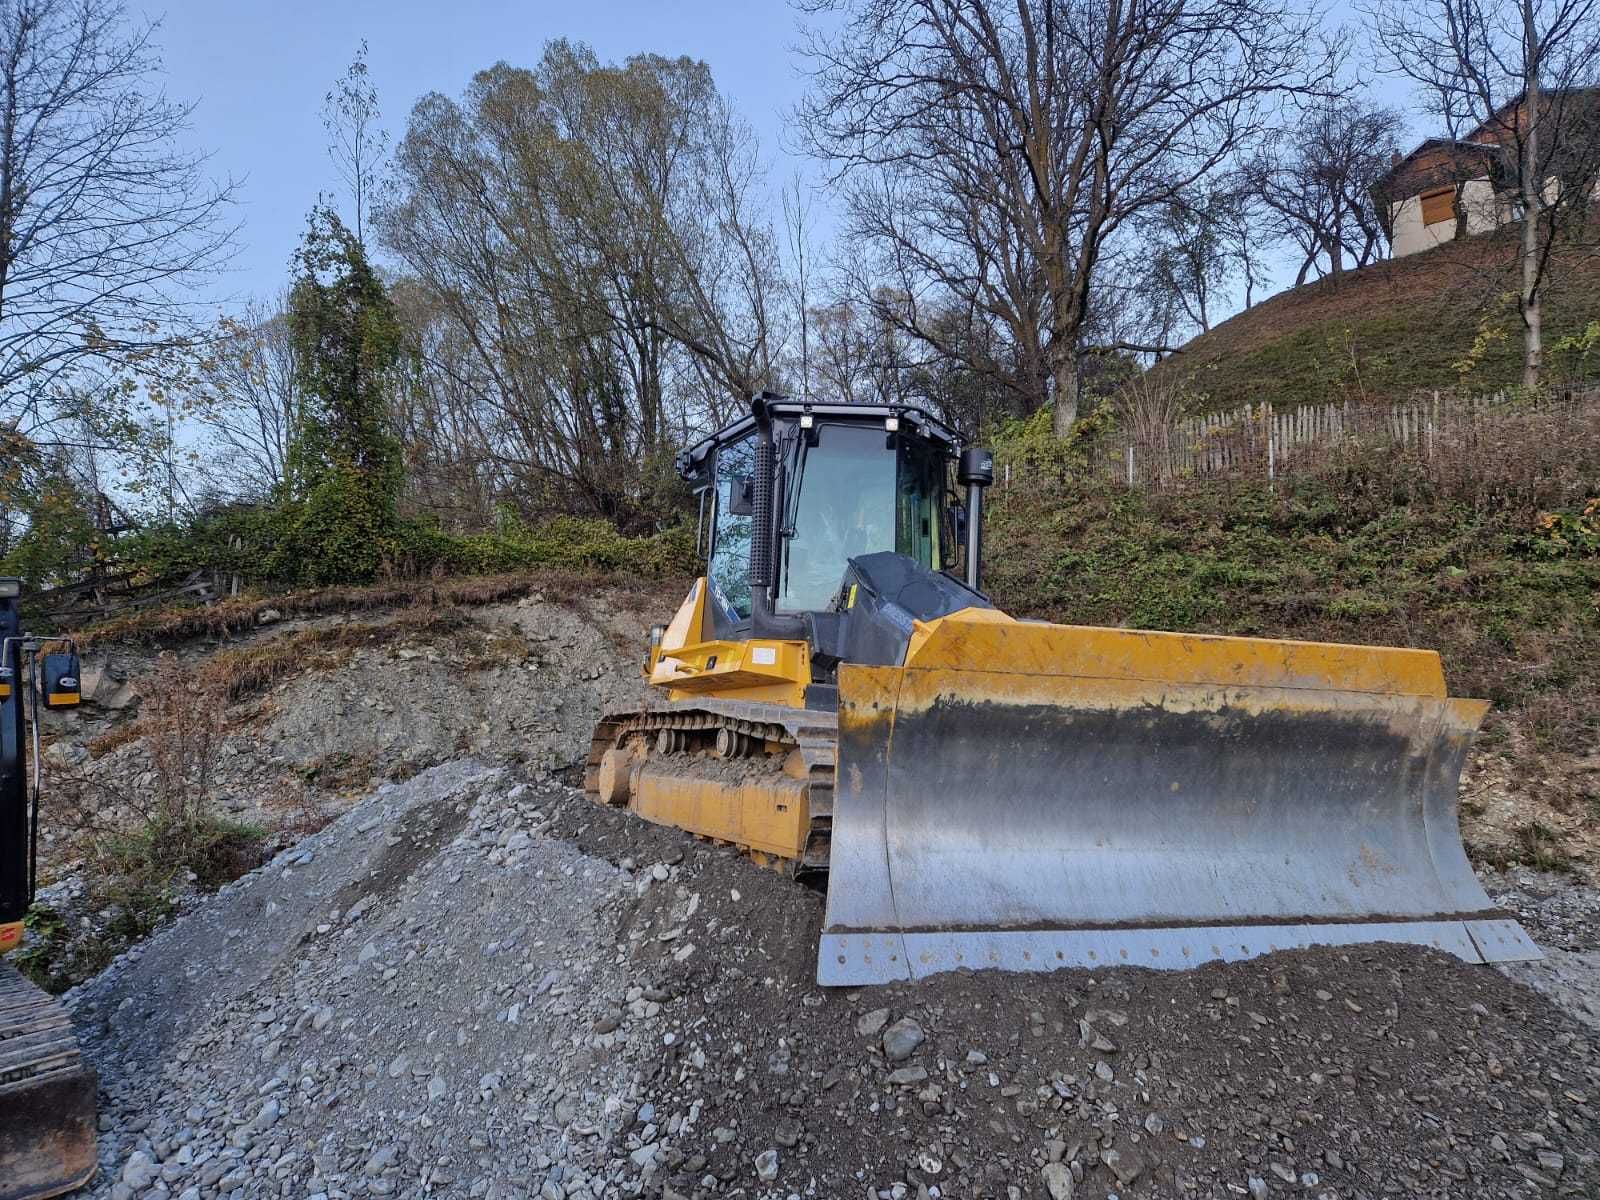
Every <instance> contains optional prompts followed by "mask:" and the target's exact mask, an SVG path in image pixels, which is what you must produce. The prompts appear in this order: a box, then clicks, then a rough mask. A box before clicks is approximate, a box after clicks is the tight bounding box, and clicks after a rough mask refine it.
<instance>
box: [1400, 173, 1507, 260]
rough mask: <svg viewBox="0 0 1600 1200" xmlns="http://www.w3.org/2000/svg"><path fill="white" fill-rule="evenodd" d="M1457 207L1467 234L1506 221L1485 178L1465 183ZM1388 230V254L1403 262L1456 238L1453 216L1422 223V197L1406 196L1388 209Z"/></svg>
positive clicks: (1482, 230) (1487, 178)
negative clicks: (1462, 210)
mask: <svg viewBox="0 0 1600 1200" xmlns="http://www.w3.org/2000/svg"><path fill="white" fill-rule="evenodd" d="M1461 203H1462V204H1463V206H1464V207H1465V208H1466V210H1467V232H1468V233H1469V234H1471V233H1487V232H1488V231H1489V230H1491V229H1493V228H1495V226H1497V225H1501V224H1504V223H1505V221H1507V220H1508V219H1509V218H1510V214H1509V213H1508V212H1506V211H1505V209H1504V206H1503V205H1502V204H1501V203H1500V201H1499V200H1497V199H1496V198H1495V194H1494V187H1493V186H1492V185H1491V184H1490V182H1489V177H1488V176H1487V175H1485V176H1482V177H1480V178H1478V179H1468V180H1466V181H1465V182H1464V183H1463V184H1462V185H1461ZM1389 221H1390V228H1391V229H1393V230H1394V237H1393V240H1392V242H1391V245H1390V249H1389V253H1390V255H1391V256H1392V257H1394V258H1404V257H1405V256H1406V255H1408V254H1416V253H1418V252H1419V251H1422V250H1431V249H1433V247H1435V246H1439V245H1442V244H1444V243H1445V242H1448V241H1451V240H1453V239H1454V238H1455V236H1456V222H1455V217H1454V215H1452V216H1450V217H1449V218H1448V219H1446V220H1443V221H1435V222H1434V223H1433V224H1432V225H1424V224H1423V223H1422V197H1421V196H1408V197H1406V198H1405V199H1404V200H1400V201H1398V202H1396V203H1394V204H1391V205H1390V206H1389Z"/></svg>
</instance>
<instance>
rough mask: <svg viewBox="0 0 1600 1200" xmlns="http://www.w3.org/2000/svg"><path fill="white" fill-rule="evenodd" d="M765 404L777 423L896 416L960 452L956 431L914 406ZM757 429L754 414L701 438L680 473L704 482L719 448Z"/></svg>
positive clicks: (867, 421) (682, 459)
mask: <svg viewBox="0 0 1600 1200" xmlns="http://www.w3.org/2000/svg"><path fill="white" fill-rule="evenodd" d="M766 405H767V412H768V413H769V414H770V415H771V417H772V419H773V421H775V422H786V421H797V420H799V419H800V418H801V417H802V416H807V415H809V416H812V417H815V418H816V419H817V420H818V421H827V422H828V423H829V424H833V425H840V424H859V425H881V424H883V422H885V421H887V420H888V419H889V418H890V417H895V418H897V419H898V420H899V421H900V428H901V429H903V430H906V431H907V432H910V433H914V434H916V435H917V436H919V437H922V438H926V439H927V440H928V441H930V442H934V443H936V444H937V445H939V446H940V447H942V448H943V449H945V450H946V451H947V452H948V453H949V454H950V455H952V456H954V455H955V454H957V453H959V451H960V450H961V438H960V435H958V434H957V433H956V431H955V430H954V429H952V428H950V426H949V425H947V424H945V423H944V422H943V421H941V420H940V419H939V418H938V417H936V416H934V415H933V414H931V413H929V412H928V411H927V410H926V409H922V408H918V407H917V406H916V405H914V404H818V403H817V402H816V401H809V400H788V399H779V398H773V397H768V398H767V401H766ZM755 427H756V418H755V415H754V414H753V413H752V414H751V415H749V416H744V417H740V418H739V419H738V420H737V421H735V422H733V423H732V424H731V425H726V426H724V427H723V428H721V429H719V430H717V431H716V432H715V433H713V434H711V435H710V436H709V437H706V438H702V439H701V440H700V441H698V442H696V443H695V444H694V445H692V446H690V447H689V448H688V449H687V450H683V451H680V452H679V454H678V459H677V466H678V474H679V475H681V476H682V477H683V478H684V479H686V480H688V481H689V482H691V483H693V482H695V481H697V480H701V479H703V478H704V476H705V474H706V471H707V469H708V468H709V466H710V464H711V456H712V455H713V454H714V453H715V452H716V450H717V447H719V446H725V445H728V444H729V443H731V442H739V441H743V440H744V439H745V438H746V437H748V436H750V434H751V433H752V432H753V431H754V430H755Z"/></svg>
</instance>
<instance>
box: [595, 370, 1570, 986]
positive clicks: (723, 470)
mask: <svg viewBox="0 0 1600 1200" xmlns="http://www.w3.org/2000/svg"><path fill="white" fill-rule="evenodd" d="M678 468H679V471H680V473H681V474H682V475H683V477H684V478H685V479H686V480H688V481H689V482H690V483H691V484H693V486H694V487H695V489H696V491H697V492H698V494H699V496H700V501H701V522H700V525H701V534H702V536H701V539H700V545H699V546H698V547H697V549H698V550H699V552H700V553H702V554H703V556H704V561H705V564H706V567H705V574H704V575H703V576H702V577H701V578H699V579H697V580H696V581H695V583H694V586H693V587H692V588H691V589H690V591H689V595H688V597H687V598H686V599H685V600H684V602H683V605H682V606H681V607H680V608H679V609H678V611H677V613H676V614H675V615H674V616H673V617H672V619H671V621H670V622H669V623H668V624H667V625H665V626H657V627H655V628H654V629H652V630H651V633H650V644H649V649H648V655H647V659H646V663H645V668H644V669H645V674H646V677H647V678H648V680H649V682H650V683H651V684H652V685H654V689H655V691H654V692H653V693H652V695H651V699H650V700H649V701H648V702H647V703H645V704H643V705H641V706H639V707H636V708H631V709H629V710H626V711H617V712H611V713H608V714H607V715H606V716H605V717H604V718H603V719H602V721H601V722H600V724H599V726H598V727H597V729H596V731H595V734H594V739H593V743H592V747H591V751H590V755H589V759H588V765H587V770H586V773H585V786H586V788H587V790H588V791H589V792H590V793H591V794H592V795H593V796H594V798H595V799H597V800H599V801H600V802H603V803H605V804H610V805H626V806H627V807H629V808H630V809H632V810H633V811H634V812H636V813H637V814H638V815H639V816H641V817H643V818H645V819H646V820H650V821H654V822H658V823H661V824H665V825H672V826H677V827H679V828H682V829H685V830H689V831H691V832H693V833H695V834H698V835H701V836H703V837H706V838H710V839H715V840H717V841H719V842H724V843H729V844H731V845H733V846H736V847H739V848H740V849H742V850H743V851H744V852H746V853H747V854H749V855H750V856H752V857H753V858H756V859H757V860H759V861H763V862H766V863H769V864H771V865H774V866H777V867H779V868H781V869H783V870H785V871H788V872H790V873H792V874H793V875H794V876H795V877H796V878H797V879H800V880H809V881H811V882H813V883H815V884H819V885H824V886H825V887H826V889H827V903H826V911H825V916H824V921H823V929H822V935H821V945H820V948H819V952H818V956H817V981H818V982H819V983H821V984H824V985H848V986H854V985H862V984H877V983H885V982H889V981H892V980H900V979H910V978H920V977H922V976H926V975H931V974H935V973H937V972H941V971H949V970H953V969H959V968H972V969H985V968H997V969H1001V970H1017V971H1044V970H1053V969H1055V968H1058V967H1068V966H1072V967H1104V966H1108V965H1134V966H1144V967H1158V968H1182V967H1189V966H1194V965H1197V964H1199V963H1202V962H1207V961H1213V960H1218V959H1222V960H1236V959H1243V958H1249V957H1252V956H1255V955H1259V954H1264V953H1268V952H1271V951H1274V950H1280V949H1288V948H1291V947H1303V946H1310V945H1340V944H1352V943H1362V942H1380V941H1381V942H1407V943H1417V944H1421V945H1425V946H1433V947H1436V948H1438V949H1440V950H1443V951H1447V952H1449V953H1451V954H1454V955H1456V956H1458V957H1460V958H1462V959H1465V960H1467V961H1470V962H1495V961H1510V960H1518V959H1531V958H1537V957H1539V956H1540V954H1539V950H1538V949H1537V947H1535V946H1534V944H1533V942H1532V941H1531V940H1530V939H1529V937H1528V935H1527V934H1526V932H1524V930H1523V929H1522V928H1521V926H1520V925H1518V924H1517V922H1516V921H1515V920H1513V919H1510V918H1508V917H1507V916H1506V915H1505V914H1504V913H1502V912H1500V911H1498V910H1496V909H1495V908H1494V906H1493V905H1492V904H1491V902H1490V900H1489V897H1488V896H1487V895H1486V894H1485V892H1484V890H1483V888H1482V886H1481V885H1480V884H1479V882H1478V880H1477V878H1476V877H1475V876H1474V875H1473V872H1472V868H1471V866H1470V865H1469V863H1468V861H1467V857H1466V854H1465V852H1464V850H1463V847H1462V842H1461V836H1460V831H1459V828H1458V824H1457V818H1456V791H1457V787H1458V784H1459V777H1460V772H1461V767H1462V763H1463V760H1464V758H1465V756H1466V753H1467V749H1468V746H1469V744H1470V742H1471V740H1472V737H1473V734H1474V732H1475V731H1476V730H1477V727H1478V724H1479V722H1480V721H1481V720H1482V718H1483V715H1484V713H1485V712H1486V710H1487V708H1488V705H1487V703H1486V702H1484V701H1481V700H1463V699H1454V698H1452V697H1450V696H1449V695H1448V694H1447V692H1446V690H1445V683H1444V674H1443V670H1442V668H1441V666H1440V662H1439V656H1438V655H1437V654H1436V653H1434V652H1432V651H1428V650H1414V649H1403V648H1390V647H1378V646H1346V645H1332V644H1324V643H1314V642H1297V641H1278V640H1271V639H1261V638H1237V637H1219V636H1207V635H1200V634H1181V633H1158V632H1148V631H1143V630H1132V629H1107V628H1091V627H1082V626H1071V625H1050V624H1043V623H1038V622H1033V621H1027V620H1018V619H1016V618H1013V617H1011V616H1008V615H1006V614H1005V613H1003V612H1001V611H999V610H998V609H996V608H995V607H994V605H993V604H992V603H991V602H990V600H989V599H988V598H987V597H986V596H985V595H984V594H983V592H982V581H981V576H980V569H981V562H982V552H981V547H982V532H983V499H984V491H985V489H986V488H987V487H988V486H989V485H990V484H991V483H992V482H993V474H994V468H993V458H992V455H990V454H989V453H988V452H987V451H985V450H982V449H979V448H976V447H964V446H963V445H962V443H961V441H960V439H959V438H958V437H957V435H956V434H955V432H954V431H953V430H952V429H950V428H949V427H948V426H947V425H946V424H944V423H943V422H942V421H940V420H939V419H937V418H936V417H934V416H932V415H930V414H928V413H926V412H924V411H921V410H919V409H917V408H914V407H908V406H903V405H878V404H872V405H860V404H850V405H845V404H822V403H804V402H798V401H793V400H789V399H785V398H783V397H778V396H772V395H766V394H764V395H762V396H760V397H757V398H756V399H755V400H754V401H753V404H752V411H751V413H750V415H749V416H748V417H745V418H743V419H741V420H739V421H737V422H736V423H734V424H732V425H730V426H729V427H727V428H725V429H722V430H720V431H719V432H717V433H716V434H714V435H712V436H711V437H709V438H707V439H705V440H704V441H702V442H700V443H699V444H698V445H696V446H694V447H692V448H691V449H689V450H687V451H685V452H684V453H683V454H682V455H681V456H680V458H679V462H678ZM957 484H958V485H959V487H960V489H963V490H964V494H963V491H958V490H957V487H956V486H954V485H957Z"/></svg>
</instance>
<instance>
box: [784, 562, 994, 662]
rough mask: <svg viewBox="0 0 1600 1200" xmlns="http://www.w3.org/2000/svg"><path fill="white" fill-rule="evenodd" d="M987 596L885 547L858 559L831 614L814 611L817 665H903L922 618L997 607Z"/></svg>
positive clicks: (811, 623)
mask: <svg viewBox="0 0 1600 1200" xmlns="http://www.w3.org/2000/svg"><path fill="white" fill-rule="evenodd" d="M993 607H994V605H992V604H991V603H990V602H989V599H988V597H987V596H985V595H983V594H982V593H981V592H975V591H973V590H972V589H971V588H969V587H968V586H967V585H966V584H964V583H962V582H961V581H960V580H958V579H956V578H954V577H952V576H950V575H946V574H944V573H943V572H940V571H933V570H929V569H928V568H927V567H925V566H923V565H922V564H921V563H919V562H917V560H916V559H914V558H908V557H907V556H906V555H904V554H895V553H892V552H890V551H882V552H880V553H877V554H863V555H861V556H860V557H858V558H852V559H851V560H850V565H849V566H848V567H846V568H845V573H844V583H843V585H842V586H841V587H840V589H839V595H838V597H837V598H836V599H835V601H834V605H833V608H832V610H830V611H828V612H819V613H809V614H807V617H806V626H807V634H808V636H809V637H810V641H811V652H812V663H813V665H814V666H815V667H820V668H822V669H823V670H825V671H827V672H828V673H829V674H830V675H831V674H832V672H833V668H834V667H836V666H837V665H838V664H839V663H840V662H849V663H860V664H862V665H863V666H879V667H898V666H901V665H903V664H904V663H905V660H906V648H907V646H908V645H909V644H910V642H911V635H912V634H913V633H914V632H915V631H916V625H915V624H914V622H916V621H931V620H933V619H935V618H936V617H943V616H948V615H949V614H950V613H953V612H958V611H959V610H961V609H963V608H993Z"/></svg>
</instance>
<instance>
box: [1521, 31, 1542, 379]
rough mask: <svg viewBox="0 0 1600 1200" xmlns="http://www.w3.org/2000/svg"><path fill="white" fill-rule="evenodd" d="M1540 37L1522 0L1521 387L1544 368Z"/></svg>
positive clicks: (1536, 377) (1537, 376) (1535, 377)
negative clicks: (1524, 114) (1524, 81)
mask: <svg viewBox="0 0 1600 1200" xmlns="http://www.w3.org/2000/svg"><path fill="white" fill-rule="evenodd" d="M1538 38H1539V35H1538V30H1537V27H1536V25H1535V24H1534V13H1533V0H1522V53H1523V62H1524V69H1525V72H1526V79H1527V84H1526V87H1525V89H1524V91H1523V104H1524V105H1525V106H1526V108H1525V111H1526V112H1527V114H1528V132H1527V136H1526V137H1524V138H1523V139H1522V162H1521V163H1520V164H1519V166H1520V168H1521V169H1520V170H1519V171H1518V172H1517V174H1518V175H1520V176H1521V177H1522V295H1521V306H1520V307H1521V309H1522V386H1523V387H1524V388H1526V389H1528V390H1529V391H1532V390H1534V389H1535V388H1537V387H1538V386H1539V373H1540V370H1541V368H1542V367H1543V366H1544V334H1543V329H1542V327H1541V314H1540V312H1539V307H1540V299H1541V298H1540V290H1541V289H1540V287H1539V213H1540V210H1541V208H1542V207H1543V205H1544V180H1543V179H1541V178H1540V176H1541V175H1542V174H1543V172H1542V170H1541V169H1540V166H1539V124H1540V121H1539V105H1540V103H1541V100H1540V96H1539V52H1540V50H1541V47H1540V45H1539V41H1538Z"/></svg>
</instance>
